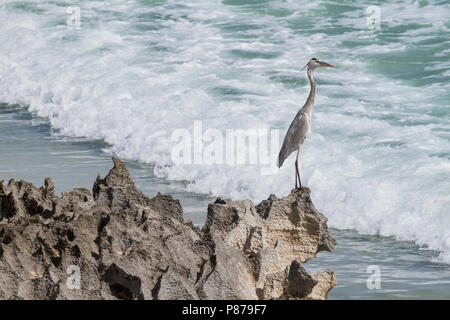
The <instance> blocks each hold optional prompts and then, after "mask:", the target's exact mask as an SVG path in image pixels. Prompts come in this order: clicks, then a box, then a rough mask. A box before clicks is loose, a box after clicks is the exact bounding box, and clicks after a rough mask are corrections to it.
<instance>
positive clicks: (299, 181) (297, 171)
mask: <svg viewBox="0 0 450 320" xmlns="http://www.w3.org/2000/svg"><path fill="white" fill-rule="evenodd" d="M299 153H300V148H298V149H297V158H296V159H295V172H296V177H295V188H296V189H297V178H298V184H299V186H300V188H301V187H302V182H301V180H300V170H298V154H299Z"/></svg>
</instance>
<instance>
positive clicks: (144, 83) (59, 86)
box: [0, 0, 450, 298]
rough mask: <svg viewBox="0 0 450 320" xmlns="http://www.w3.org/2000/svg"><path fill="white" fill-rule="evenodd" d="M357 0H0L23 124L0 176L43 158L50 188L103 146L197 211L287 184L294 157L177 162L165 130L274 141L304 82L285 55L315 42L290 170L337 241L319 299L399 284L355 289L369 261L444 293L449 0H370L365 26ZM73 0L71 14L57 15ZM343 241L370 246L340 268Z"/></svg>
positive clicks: (0, 61) (102, 165)
mask: <svg viewBox="0 0 450 320" xmlns="http://www.w3.org/2000/svg"><path fill="white" fill-rule="evenodd" d="M372 4H373V3H371V2H368V1H367V2H365V1H345V2H342V1H317V2H310V1H243V0H240V1H238V0H234V1H211V0H197V1H192V2H183V1H144V0H141V1H137V0H110V1H92V0H85V1H31V0H30V1H15V0H11V1H10V0H3V1H2V2H1V3H0V21H1V23H0V77H1V79H2V80H1V81H0V102H4V103H8V104H9V107H5V106H3V107H2V110H14V111H11V112H10V113H4V114H3V113H2V117H4V118H5V119H7V120H5V121H2V122H1V126H2V127H1V128H0V130H2V131H3V132H6V133H7V132H8V130H12V129H11V128H12V127H14V128H15V127H18V129H14V130H18V131H14V132H17V134H18V135H19V136H21V134H23V136H22V137H23V138H22V139H16V138H15V136H14V135H10V137H11V140H7V139H2V142H1V143H2V144H1V154H2V155H1V157H2V162H1V163H2V166H1V167H0V174H1V176H0V177H1V178H9V177H10V176H14V177H22V176H23V177H28V178H27V179H29V180H30V179H31V180H33V179H38V178H39V179H38V180H39V181H40V180H42V177H41V175H42V174H44V175H49V174H51V175H52V177H53V176H54V177H55V180H56V179H59V181H56V183H57V185H60V188H64V189H65V188H66V187H67V188H71V187H72V186H74V185H85V186H89V187H90V184H91V179H92V178H91V177H92V176H95V174H96V172H97V171H102V170H103V172H105V171H106V170H107V169H109V159H108V157H109V155H110V154H111V153H114V154H117V155H119V156H120V157H121V158H123V159H128V160H129V162H128V164H129V165H130V166H131V167H132V172H133V174H134V176H135V178H136V179H137V180H138V184H139V185H140V187H141V188H142V189H144V191H145V192H146V193H147V194H153V193H154V192H156V190H158V191H162V192H170V193H172V194H175V195H177V196H179V197H181V198H182V201H187V203H186V206H187V207H188V208H190V209H188V211H189V212H190V213H189V214H191V213H192V217H193V218H194V219H196V220H195V221H196V223H201V221H202V219H203V216H202V215H204V212H205V211H204V209H203V208H204V206H205V205H206V203H207V202H208V201H209V199H211V198H212V197H213V196H222V197H227V198H232V199H239V198H251V199H253V200H255V201H259V200H261V199H264V198H266V197H267V196H268V195H269V194H270V193H276V194H277V195H279V196H281V195H285V194H288V193H289V191H290V189H291V188H292V183H293V161H294V159H293V158H294V157H291V158H289V159H288V160H287V161H286V163H285V165H284V166H283V168H282V169H281V170H280V171H279V172H277V173H276V174H274V175H262V174H261V167H260V166H259V165H253V164H248V163H245V164H235V165H226V164H220V163H213V164H180V163H174V161H173V156H171V151H173V148H174V141H173V140H172V139H171V137H172V134H173V133H174V132H176V130H177V129H185V130H188V132H192V131H193V128H194V123H195V122H198V121H200V122H201V123H202V125H203V128H204V130H206V129H214V130H216V132H219V133H222V134H225V132H226V131H227V130H229V129H278V130H280V136H279V139H282V134H283V132H284V130H285V129H286V128H287V126H288V125H289V123H290V121H291V119H292V118H293V117H294V115H295V113H296V112H297V110H298V108H299V107H301V105H302V104H303V103H304V101H305V100H306V97H307V95H308V91H309V84H308V81H307V78H306V76H305V73H304V72H301V71H300V69H301V68H302V67H303V66H304V64H305V63H306V62H307V61H308V60H309V59H310V58H311V57H317V58H319V59H323V60H324V61H327V62H329V63H332V64H334V65H336V67H337V68H336V69H334V70H318V71H317V72H316V79H317V83H318V92H317V97H316V105H315V107H314V113H313V116H312V130H311V132H310V134H309V136H308V139H307V141H306V143H305V145H304V146H303V148H302V152H301V156H300V159H301V161H300V166H301V168H300V169H301V173H302V181H303V182H304V183H305V184H306V185H308V186H309V187H310V188H311V189H312V190H313V200H314V203H315V205H316V206H317V207H318V209H319V210H320V211H321V212H323V213H324V214H325V215H326V216H327V217H328V218H329V225H330V226H331V227H332V228H333V230H334V231H333V232H334V233H335V234H336V237H338V238H340V239H341V240H340V241H339V243H340V244H339V245H338V248H337V250H336V253H335V254H332V255H321V256H320V259H324V261H327V262H329V264H330V268H332V269H336V270H338V269H339V268H343V269H342V271H338V277H340V279H342V282H340V286H339V287H338V288H335V290H333V293H332V295H333V298H345V297H359V296H361V297H380V296H382V297H396V298H402V297H403V296H402V293H401V292H400V293H399V292H397V293H396V292H394V291H388V290H390V289H389V288H391V287H386V290H387V291H383V289H381V291H379V290H378V291H373V290H368V289H367V288H365V286H364V281H365V280H361V279H365V278H367V274H366V269H367V266H366V264H368V263H370V264H374V265H378V264H379V265H380V267H381V270H382V275H383V274H384V272H383V270H386V272H387V273H386V275H385V276H384V277H385V278H386V279H388V280H389V281H391V280H392V285H393V286H394V287H393V288H398V290H404V289H405V288H406V289H405V290H407V293H403V294H404V295H408V294H412V295H413V296H414V297H423V298H428V297H430V296H432V295H433V294H434V295H435V297H442V298H445V297H448V296H446V295H445V286H446V285H447V284H448V269H447V266H448V263H450V213H449V211H450V210H449V209H450V192H449V191H450V118H449V115H450V111H449V110H450V109H449V101H450V88H449V87H450V81H449V77H450V62H449V61H450V59H449V55H450V40H449V37H448V34H449V28H450V22H449V21H450V19H449V17H450V5H449V3H448V1H410V0H408V1H395V2H393V1H382V2H379V3H378V5H379V7H378V8H379V10H380V11H379V12H380V16H379V17H380V24H379V28H378V29H377V28H375V29H371V28H370V27H371V26H372V25H371V24H370V23H369V24H368V21H367V19H368V17H369V15H370V12H369V13H368V11H367V10H368V7H369V5H372ZM73 6H74V7H75V9H74V8H72V9H71V10H72V11H70V12H72V13H73V12H76V11H77V10H78V9H79V12H80V18H81V20H80V23H81V25H80V28H79V29H77V28H71V26H73V25H70V23H69V25H68V22H67V20H68V19H69V17H70V15H71V14H72V13H70V12H67V11H66V10H67V9H68V8H69V7H73ZM77 8H78V9H77ZM74 10H75V11H74ZM11 105H20V107H11ZM11 108H12V109H11ZM2 112H3V111H2ZM11 117H12V118H11ZM2 119H3V118H2ZM30 122H31V123H30ZM27 126H28V127H27ZM5 128H8V129H5ZM26 128H28V129H26ZM30 130H31V131H30ZM36 130H37V131H36ZM39 130H43V131H42V132H41V131H39ZM38 132H41V133H42V135H40V134H38ZM13 141H14V142H13ZM21 144H22V145H21ZM36 146H42V147H36ZM275 149H276V148H275ZM4 150H9V151H8V152H4ZM49 152H50V153H52V154H51V156H52V159H53V160H54V162H53V160H52V161H46V160H45V159H46V158H47V154H48V153H49ZM72 152H73V153H72ZM53 153H55V154H53ZM18 155H20V156H21V158H20V160H17V158H18V157H17V156H18ZM13 159H14V160H13ZM63 163H65V164H63ZM49 171H50V172H49ZM73 172H77V175H76V176H74V177H73V178H71V175H70V174H69V173H73ZM39 181H35V180H33V182H39ZM159 189H160V190H159ZM205 194H210V195H211V197H209V196H202V195H205ZM183 199H185V200H183ZM199 208H202V209H201V210H200V209H199ZM340 230H341V231H340ZM342 230H354V231H342ZM354 232H357V233H356V236H355V234H354ZM358 235H364V236H358ZM358 237H360V238H358ZM386 241H387V242H386ZM359 242H361V246H362V247H363V249H362V250H363V252H369V253H370V254H369V253H368V256H370V257H372V258H370V259H369V260H364V261H365V262H364V263H363V264H360V266H359V267H358V268H356V269H355V270H354V271H348V268H347V269H346V268H345V266H346V264H345V263H346V259H353V258H352V257H354V258H355V259H356V257H357V256H358V254H360V252H359V251H358V250H352V246H356V244H355V243H359ZM347 244H348V245H347ZM396 244H398V245H396ZM377 246H380V247H379V248H386V250H384V251H386V253H385V254H386V256H384V253H383V254H382V253H381V252H379V251H378V249H376V248H377ZM386 246H387V247H386ZM364 250H366V251H364ZM384 251H383V252H384ZM411 252H416V253H415V254H417V257H418V258H417V257H416V258H417V260H415V259H416V258H414V257H413V256H414V254H412V253H411ZM320 259H318V260H320ZM390 259H391V260H392V259H394V260H398V261H400V262H399V263H400V265H399V266H396V264H394V263H393V262H392V261H391V260H390ZM377 261H378V263H377ZM408 261H410V262H411V263H410V264H408ZM413 261H416V262H417V263H416V262H413ZM311 263H314V262H313V261H311ZM383 266H385V267H383ZM407 266H408V267H407ZM311 267H314V265H313V264H312V265H311ZM396 268H397V269H396ZM408 268H410V269H408ZM395 270H400V271H399V272H400V273H396V272H395ZM408 270H411V272H409V271H408ZM347 271H348V272H349V273H348V274H347V273H346V272H347ZM406 271H408V272H406ZM400 274H402V275H400ZM428 277H430V278H428ZM360 281H362V284H361V282H360ZM386 281H387V280H386ZM422 287H423V288H424V289H423V290H422V289H421V288H422ZM382 288H383V285H382ZM429 288H431V289H429ZM393 290H394V289H393ZM428 290H430V291H428ZM433 292H434V293H433Z"/></svg>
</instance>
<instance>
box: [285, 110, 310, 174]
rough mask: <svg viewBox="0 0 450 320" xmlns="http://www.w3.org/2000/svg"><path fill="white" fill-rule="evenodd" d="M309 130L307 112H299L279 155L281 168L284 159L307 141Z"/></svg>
mask: <svg viewBox="0 0 450 320" xmlns="http://www.w3.org/2000/svg"><path fill="white" fill-rule="evenodd" d="M308 131H309V116H308V114H306V113H303V112H299V113H297V115H296V116H295V118H294V120H293V121H292V123H291V125H290V126H289V129H288V131H287V132H286V135H285V136H284V141H283V146H282V147H281V150H280V153H279V155H278V167H279V168H281V166H282V165H283V162H284V160H286V158H287V157H289V155H290V154H291V153H292V152H294V151H295V150H297V149H298V148H300V146H301V145H302V144H303V142H304V141H305V138H306V135H307V134H308Z"/></svg>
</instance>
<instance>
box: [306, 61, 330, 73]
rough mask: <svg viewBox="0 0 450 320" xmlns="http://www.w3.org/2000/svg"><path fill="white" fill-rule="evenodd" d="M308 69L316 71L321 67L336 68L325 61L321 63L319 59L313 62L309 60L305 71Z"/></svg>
mask: <svg viewBox="0 0 450 320" xmlns="http://www.w3.org/2000/svg"><path fill="white" fill-rule="evenodd" d="M306 67H308V71H309V70H315V69H316V68H319V67H328V68H334V66H333V65H331V64H329V63H326V62H325V61H320V60H319V59H317V58H312V59H311V60H309V62H308V64H307V65H306V66H305V67H304V68H303V69H305V68H306ZM303 69H302V70H303Z"/></svg>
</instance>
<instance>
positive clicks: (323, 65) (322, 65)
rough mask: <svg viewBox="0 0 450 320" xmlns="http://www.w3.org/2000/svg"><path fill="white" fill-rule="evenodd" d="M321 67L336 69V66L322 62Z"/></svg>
mask: <svg viewBox="0 0 450 320" xmlns="http://www.w3.org/2000/svg"><path fill="white" fill-rule="evenodd" d="M320 66H321V67H328V68H334V66H333V65H332V64H329V63H326V62H323V61H320Z"/></svg>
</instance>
